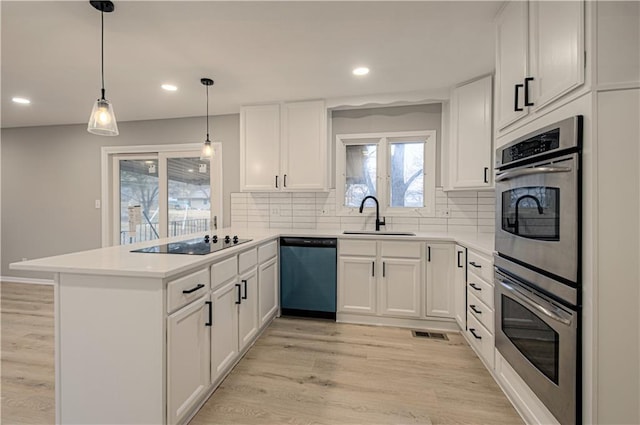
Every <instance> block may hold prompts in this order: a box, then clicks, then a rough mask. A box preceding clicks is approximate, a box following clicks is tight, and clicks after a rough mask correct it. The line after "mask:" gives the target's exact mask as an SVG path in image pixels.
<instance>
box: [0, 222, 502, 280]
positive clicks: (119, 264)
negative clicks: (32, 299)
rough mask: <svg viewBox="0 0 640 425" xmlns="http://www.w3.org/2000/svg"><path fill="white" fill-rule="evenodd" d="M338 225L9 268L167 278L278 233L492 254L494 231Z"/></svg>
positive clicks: (251, 232) (103, 251) (242, 233)
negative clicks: (403, 232) (347, 230)
mask: <svg viewBox="0 0 640 425" xmlns="http://www.w3.org/2000/svg"><path fill="white" fill-rule="evenodd" d="M342 232H343V231H342V230H340V229H335V230H318V229H299V230H296V229H246V228H241V229H240V228H237V229H234V228H224V229H220V230H218V232H217V234H218V235H238V236H239V237H241V238H247V239H252V241H251V242H247V243H244V244H242V245H238V246H237V247H233V248H228V249H224V250H222V251H218V252H216V253H213V254H208V255H177V254H157V253H136V252H130V251H131V250H132V249H139V248H143V247H147V246H153V245H158V244H163V243H167V242H176V241H182V240H187V239H193V238H196V237H201V236H204V233H202V234H192V235H189V236H181V237H175V238H166V239H156V240H153V241H147V242H141V243H137V244H133V245H124V246H114V247H109V248H99V249H93V250H90V251H82V252H76V253H72V254H65V255H58V256H55V257H46V258H40V259H37V260H30V261H22V262H17V263H12V264H11V265H10V268H11V269H13V270H30V271H39V272H52V273H74V274H88V275H105V276H135V277H148V278H167V277H171V276H173V275H176V274H179V273H182V272H185V271H188V270H192V269H194V268H198V267H199V266H205V265H207V264H210V263H212V262H214V261H215V260H217V259H221V258H224V257H227V256H229V255H233V254H234V253H238V252H239V251H243V250H245V249H247V248H251V247H253V246H256V245H260V244H262V243H264V242H266V241H268V240H272V239H275V238H278V237H280V236H303V237H331V238H342V239H345V238H349V239H354V238H356V239H389V240H407V241H408V240H419V241H426V240H429V241H450V242H456V243H458V244H460V245H462V246H465V247H467V248H470V249H474V250H477V251H480V252H482V253H484V254H486V255H493V250H494V235H493V234H492V233H435V232H415V234H416V236H389V235H384V236H382V235H344V234H343V233H342Z"/></svg>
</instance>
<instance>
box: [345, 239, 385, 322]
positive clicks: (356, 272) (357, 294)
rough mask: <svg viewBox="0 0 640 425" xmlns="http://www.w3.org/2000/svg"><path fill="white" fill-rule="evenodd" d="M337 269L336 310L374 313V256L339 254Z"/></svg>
mask: <svg viewBox="0 0 640 425" xmlns="http://www.w3.org/2000/svg"><path fill="white" fill-rule="evenodd" d="M341 243H342V241H341ZM374 244H375V242H374ZM338 270H339V272H338V288H339V291H338V295H339V299H338V311H339V312H347V313H349V312H350V313H359V314H375V313H376V257H368V256H363V257H355V256H346V255H340V258H339V259H338Z"/></svg>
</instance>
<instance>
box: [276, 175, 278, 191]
mask: <svg viewBox="0 0 640 425" xmlns="http://www.w3.org/2000/svg"><path fill="white" fill-rule="evenodd" d="M277 188H278V176H276V189H277Z"/></svg>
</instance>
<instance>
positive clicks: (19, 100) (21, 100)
mask: <svg viewBox="0 0 640 425" xmlns="http://www.w3.org/2000/svg"><path fill="white" fill-rule="evenodd" d="M11 100H13V101H14V102H16V103H22V104H25V105H26V104H28V103H31V101H30V100H29V99H26V98H24V97H14V98H13V99H11Z"/></svg>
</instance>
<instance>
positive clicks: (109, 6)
mask: <svg viewBox="0 0 640 425" xmlns="http://www.w3.org/2000/svg"><path fill="white" fill-rule="evenodd" d="M89 3H91V6H93V7H95V8H96V9H97V10H99V11H100V21H101V28H102V29H101V33H100V52H101V65H102V69H101V71H102V91H101V96H100V98H99V99H98V100H96V103H95V104H94V105H93V110H92V111H91V116H90V117H89V124H88V125H87V131H88V132H89V133H93V134H97V135H99V136H117V135H118V123H117V122H116V116H115V114H114V113H113V106H111V103H109V101H108V100H107V99H105V97H104V14H105V12H106V13H111V12H113V10H114V9H115V6H114V5H113V2H111V1H90V2H89Z"/></svg>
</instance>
